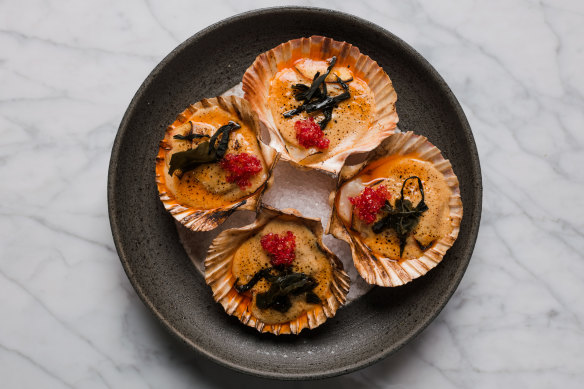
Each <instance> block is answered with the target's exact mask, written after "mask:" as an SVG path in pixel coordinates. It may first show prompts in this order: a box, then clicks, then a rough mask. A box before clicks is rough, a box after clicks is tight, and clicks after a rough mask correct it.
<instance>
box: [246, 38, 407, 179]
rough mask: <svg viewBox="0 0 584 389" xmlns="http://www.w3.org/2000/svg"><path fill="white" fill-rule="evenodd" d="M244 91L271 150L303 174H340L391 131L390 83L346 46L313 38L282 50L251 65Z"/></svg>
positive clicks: (365, 58) (393, 128)
mask: <svg viewBox="0 0 584 389" xmlns="http://www.w3.org/2000/svg"><path fill="white" fill-rule="evenodd" d="M243 91H244V92H245V96H244V97H245V99H247V100H249V101H250V103H251V105H252V107H253V108H254V110H256V111H257V112H258V114H259V117H260V120H261V121H262V122H263V123H264V124H265V125H266V127H267V128H268V130H269V131H270V146H272V147H274V148H275V149H277V150H278V151H279V152H281V153H282V158H284V159H285V160H290V161H293V162H294V163H296V164H298V165H300V166H303V167H305V168H312V169H319V170H323V171H325V172H329V173H332V174H337V173H338V172H339V170H340V169H341V167H342V165H343V163H344V161H345V159H346V158H347V157H348V156H349V155H351V154H353V153H359V152H366V151H370V150H372V149H374V148H375V147H376V146H378V145H379V144H380V143H381V142H382V141H383V139H385V138H386V137H387V136H388V135H390V134H393V133H394V132H396V124H397V122H398V116H397V113H396V110H395V102H396V99H397V95H396V92H395V90H394V88H393V85H392V83H391V80H390V79H389V76H388V75H387V74H386V73H385V71H383V69H382V68H381V67H380V66H379V65H378V64H377V62H375V61H373V60H372V59H371V58H369V57H368V56H366V55H364V54H362V53H361V52H360V51H359V49H358V48H357V47H355V46H353V45H351V44H349V43H347V42H338V41H335V40H332V39H330V38H325V37H322V36H312V37H310V38H300V39H294V40H291V41H288V42H286V43H283V44H281V45H279V46H277V47H275V48H273V49H272V50H269V51H267V52H265V53H262V54H260V55H259V56H258V57H257V58H256V60H255V62H254V63H253V64H252V65H251V66H250V67H249V68H248V69H247V71H246V72H245V74H244V76H243ZM321 130H322V131H321ZM323 135H324V137H323ZM319 137H320V138H319ZM323 142H324V143H323Z"/></svg>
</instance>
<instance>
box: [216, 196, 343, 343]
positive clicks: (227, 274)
mask: <svg viewBox="0 0 584 389" xmlns="http://www.w3.org/2000/svg"><path fill="white" fill-rule="evenodd" d="M275 218H280V219H282V220H291V221H295V222H298V221H300V222H301V223H303V224H305V225H306V226H307V227H308V228H309V229H310V230H311V231H312V232H313V233H314V234H315V236H316V238H317V241H318V244H319V245H320V248H321V250H322V251H323V252H324V253H325V255H326V256H327V258H328V259H329V261H330V264H331V266H332V267H333V272H332V281H331V285H330V294H329V296H328V298H327V299H326V300H323V301H322V303H321V304H319V305H316V307H315V308H314V309H312V310H310V311H305V312H303V313H302V314H301V315H300V316H299V317H297V318H296V319H295V320H292V321H289V322H286V323H279V324H266V323H264V322H262V321H261V320H260V319H259V318H257V317H255V316H254V315H253V313H252V310H251V307H250V304H251V302H252V299H251V298H250V297H248V296H246V295H244V294H240V293H238V292H237V290H235V288H234V286H235V282H236V279H235V277H234V275H233V273H232V271H231V266H232V261H233V256H234V254H235V252H236V251H237V249H238V248H239V246H240V245H241V244H243V242H245V241H246V240H247V239H249V238H250V237H252V236H253V235H255V234H256V233H257V232H258V231H260V230H261V229H262V228H263V227H264V226H265V225H266V224H267V223H268V222H270V221H271V220H273V219H275ZM322 233H323V228H322V225H321V223H320V219H310V218H304V217H302V215H301V214H300V213H299V212H298V211H296V210H294V209H284V210H281V211H280V210H277V209H275V208H271V207H266V206H262V208H261V209H260V212H259V214H258V217H257V219H256V221H255V222H254V223H253V224H250V225H248V226H245V227H242V228H234V229H230V230H225V231H223V232H221V233H220V234H219V235H218V236H217V237H216V238H215V240H213V243H212V244H211V246H210V247H209V252H208V254H207V258H206V259H205V281H206V282H207V284H208V285H209V286H211V289H212V290H213V298H214V299H215V301H217V302H218V303H220V304H221V305H222V306H223V308H224V309H225V312H227V313H228V314H230V315H233V316H235V317H237V318H238V319H239V320H240V321H241V322H242V323H243V324H245V325H247V326H250V327H254V328H256V329H257V330H258V331H260V332H270V333H273V334H275V335H281V334H298V333H300V331H302V330H303V329H304V328H310V329H312V328H316V327H318V326H319V325H321V324H322V323H324V322H325V321H326V320H327V319H328V318H331V317H333V316H334V315H335V313H336V312H337V309H338V308H339V307H341V306H342V305H344V304H345V301H346V297H347V293H348V291H349V283H350V280H349V276H348V275H347V273H345V271H344V270H343V264H342V263H341V261H340V260H339V259H338V258H337V256H336V255H335V254H333V253H332V252H331V251H330V250H329V249H328V248H327V247H326V246H325V245H324V243H323V242H322Z"/></svg>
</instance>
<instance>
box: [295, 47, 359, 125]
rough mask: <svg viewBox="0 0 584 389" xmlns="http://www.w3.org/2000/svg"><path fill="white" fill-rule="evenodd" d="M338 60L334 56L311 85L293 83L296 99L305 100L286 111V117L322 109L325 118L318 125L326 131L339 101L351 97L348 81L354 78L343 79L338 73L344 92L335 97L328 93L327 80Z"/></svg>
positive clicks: (315, 76) (338, 79) (317, 74)
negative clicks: (325, 69)
mask: <svg viewBox="0 0 584 389" xmlns="http://www.w3.org/2000/svg"><path fill="white" fill-rule="evenodd" d="M336 62H337V58H336V57H332V58H331V61H330V62H329V66H328V68H327V71H326V72H325V73H324V74H322V75H320V74H319V73H318V72H317V73H316V74H315V75H314V79H313V81H312V85H311V86H310V87H309V86H307V85H304V84H294V85H292V89H293V90H294V91H295V94H294V97H295V99H296V100H298V101H303V103H302V104H301V105H300V106H298V107H296V108H294V109H292V110H290V111H287V112H284V114H283V115H284V117H285V118H291V117H293V116H295V115H298V114H299V113H301V112H307V113H312V112H316V111H322V114H323V115H324V118H323V119H322V120H321V121H320V122H318V125H319V127H320V129H321V130H322V131H324V129H325V127H326V126H327V124H328V123H329V122H330V121H331V120H332V117H333V109H334V108H335V107H336V106H337V104H338V103H340V102H341V101H344V100H347V99H349V98H350V97H351V94H350V93H349V86H348V85H347V82H351V81H353V79H352V78H350V79H348V80H346V81H343V80H342V79H341V78H340V77H339V76H338V75H337V81H336V82H337V83H339V84H340V85H341V87H342V88H343V90H344V92H343V93H341V94H340V95H338V96H334V97H333V96H329V95H328V90H327V86H326V82H325V80H326V78H327V77H328V75H329V74H330V72H331V70H332V68H333V66H334V65H335V63H336Z"/></svg>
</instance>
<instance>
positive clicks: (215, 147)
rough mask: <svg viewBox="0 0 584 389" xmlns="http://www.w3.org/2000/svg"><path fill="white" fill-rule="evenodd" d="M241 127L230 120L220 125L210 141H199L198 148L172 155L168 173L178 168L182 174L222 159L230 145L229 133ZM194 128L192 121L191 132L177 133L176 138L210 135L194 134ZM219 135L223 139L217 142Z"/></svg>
mask: <svg viewBox="0 0 584 389" xmlns="http://www.w3.org/2000/svg"><path fill="white" fill-rule="evenodd" d="M239 128H241V126H240V125H239V124H237V123H235V122H233V121H230V122H229V123H228V124H226V125H224V126H221V127H219V128H218V129H217V131H215V133H214V134H213V136H212V137H211V138H210V139H209V140H208V141H204V142H201V143H199V144H198V145H197V147H196V148H194V149H190V150H186V151H179V152H178V153H174V154H173V155H172V157H170V166H169V168H168V174H169V175H171V176H172V174H173V173H174V172H175V171H176V170H180V171H181V175H182V174H184V173H186V172H188V171H190V170H193V169H195V168H196V167H197V166H200V165H202V164H205V163H212V162H217V161H219V160H221V158H223V157H224V156H225V153H226V152H227V147H228V146H229V135H230V134H231V131H234V130H237V129H239ZM192 130H193V129H192V123H191V133H190V134H187V135H180V137H179V138H177V135H175V136H174V138H175V139H183V140H192V139H195V138H202V137H208V135H201V136H196V135H200V134H192ZM191 135H192V138H191ZM219 136H221V139H220V140H219V141H218V142H217V139H219ZM189 138H190V139H189Z"/></svg>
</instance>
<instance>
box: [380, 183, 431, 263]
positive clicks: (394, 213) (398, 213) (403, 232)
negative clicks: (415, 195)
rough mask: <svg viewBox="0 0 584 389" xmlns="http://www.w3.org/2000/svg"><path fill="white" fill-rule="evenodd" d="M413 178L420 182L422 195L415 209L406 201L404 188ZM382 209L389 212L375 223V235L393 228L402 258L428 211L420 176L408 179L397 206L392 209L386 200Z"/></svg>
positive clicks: (419, 186) (419, 187)
mask: <svg viewBox="0 0 584 389" xmlns="http://www.w3.org/2000/svg"><path fill="white" fill-rule="evenodd" d="M413 178H415V179H417V180H418V189H419V190H420V193H421V194H422V200H420V202H419V203H418V205H416V206H415V207H414V205H413V204H412V202H411V201H410V200H407V199H404V187H405V186H406V182H407V181H408V180H411V179H413ZM381 209H382V210H384V211H385V212H387V215H386V216H384V217H383V218H382V219H381V220H379V221H377V222H375V224H373V227H372V230H373V232H374V233H376V234H379V233H381V232H383V231H384V230H386V229H387V228H393V229H394V230H395V232H396V233H397V237H398V239H399V256H400V258H401V256H402V254H403V252H404V248H405V247H406V240H407V238H408V236H409V235H410V234H411V233H412V231H413V230H414V228H416V226H417V225H418V223H419V221H420V216H422V213H424V212H425V211H427V210H428V206H427V205H426V203H425V202H424V187H423V186H422V180H420V178H419V177H418V176H411V177H408V178H406V179H405V180H404V182H403V184H402V188H401V197H400V198H399V199H397V200H395V206H393V207H392V206H391V204H390V203H389V201H387V200H386V201H385V205H384V206H383V208H381Z"/></svg>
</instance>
